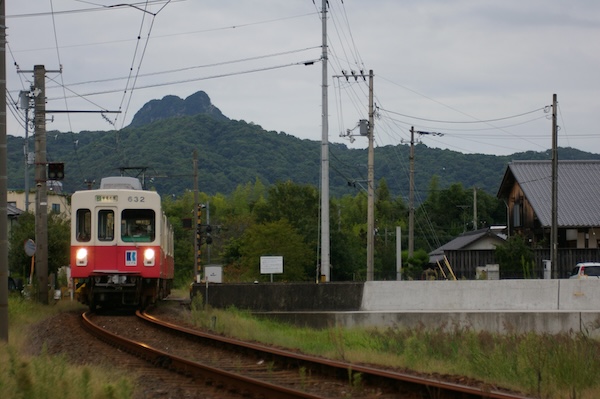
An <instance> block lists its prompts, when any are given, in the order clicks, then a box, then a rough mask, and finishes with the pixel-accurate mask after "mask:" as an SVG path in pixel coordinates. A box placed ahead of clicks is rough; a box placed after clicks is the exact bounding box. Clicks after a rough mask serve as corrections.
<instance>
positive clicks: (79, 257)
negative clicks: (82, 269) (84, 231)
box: [75, 248, 88, 266]
mask: <svg viewBox="0 0 600 399" xmlns="http://www.w3.org/2000/svg"><path fill="white" fill-rule="evenodd" d="M87 256H88V251H87V249H86V248H79V249H78V250H77V252H76V254H75V259H76V264H77V266H87V263H88V259H87Z"/></svg>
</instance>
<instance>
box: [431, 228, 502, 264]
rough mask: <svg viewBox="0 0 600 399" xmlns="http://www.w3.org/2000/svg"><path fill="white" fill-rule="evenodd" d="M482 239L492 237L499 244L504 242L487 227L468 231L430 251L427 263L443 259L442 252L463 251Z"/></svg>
mask: <svg viewBox="0 0 600 399" xmlns="http://www.w3.org/2000/svg"><path fill="white" fill-rule="evenodd" d="M484 237H492V238H493V239H497V240H498V243H501V242H502V241H504V238H502V237H500V236H499V235H498V234H496V233H494V232H493V231H491V230H490V228H489V227H486V228H483V229H479V230H475V231H469V232H466V233H464V234H461V235H459V236H458V237H456V238H455V239H453V240H451V241H448V242H447V243H445V244H444V245H442V246H441V247H439V248H437V249H435V250H433V251H431V252H430V253H429V256H430V257H429V261H430V262H432V263H435V262H436V261H438V260H440V259H443V257H444V251H453V250H454V251H458V250H461V249H464V248H466V247H468V246H469V245H471V244H473V243H474V242H477V241H479V240H480V239H482V238H484Z"/></svg>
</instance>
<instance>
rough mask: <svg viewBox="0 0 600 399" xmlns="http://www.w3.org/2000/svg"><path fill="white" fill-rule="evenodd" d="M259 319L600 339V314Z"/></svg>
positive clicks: (317, 325)
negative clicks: (577, 334) (568, 335)
mask: <svg viewBox="0 0 600 399" xmlns="http://www.w3.org/2000/svg"><path fill="white" fill-rule="evenodd" d="M256 315H259V316H264V317H268V318H271V319H275V320H278V321H281V322H285V323H291V324H294V325H297V326H300V327H312V328H331V327H338V328H355V327H362V328H369V327H373V328H398V329H417V330H421V329H424V330H440V331H446V332H453V331H456V330H468V331H476V332H479V331H488V332H491V333H498V334H519V333H526V332H535V333H539V334H542V333H544V334H574V333H582V334H585V335H588V336H590V337H593V338H600V313H598V312H520V311H506V312H490V311H479V312H474V311H472V312H469V311H467V312H455V311H447V312H436V311H412V312H408V311H406V312H386V311H381V312H286V313H283V312H269V313H261V312H258V313H256Z"/></svg>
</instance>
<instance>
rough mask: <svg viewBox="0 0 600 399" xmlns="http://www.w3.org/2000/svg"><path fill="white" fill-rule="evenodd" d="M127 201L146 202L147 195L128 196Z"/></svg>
mask: <svg viewBox="0 0 600 399" xmlns="http://www.w3.org/2000/svg"><path fill="white" fill-rule="evenodd" d="M127 202H146V197H144V196H137V195H134V196H129V197H127Z"/></svg>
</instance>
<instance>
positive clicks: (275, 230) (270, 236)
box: [239, 220, 316, 281]
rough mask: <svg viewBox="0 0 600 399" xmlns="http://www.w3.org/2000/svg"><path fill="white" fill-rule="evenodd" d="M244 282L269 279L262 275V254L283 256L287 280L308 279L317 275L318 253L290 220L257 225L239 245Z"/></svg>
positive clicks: (283, 276)
mask: <svg viewBox="0 0 600 399" xmlns="http://www.w3.org/2000/svg"><path fill="white" fill-rule="evenodd" d="M239 251H240V254H241V259H240V267H241V268H242V271H241V273H240V278H241V279H242V281H253V280H263V281H265V280H267V279H268V278H269V277H268V276H261V275H260V257H261V256H283V275H281V276H275V277H276V278H277V279H278V280H283V281H306V280H307V279H308V278H309V276H310V277H314V276H315V267H316V265H315V264H314V262H313V259H314V253H313V251H312V250H311V249H310V247H309V246H308V245H307V244H306V243H305V242H304V241H303V239H302V236H301V235H300V234H298V233H297V232H296V231H295V229H294V228H293V227H292V226H291V225H290V224H289V223H288V222H287V221H286V220H278V221H275V222H267V223H263V224H256V225H253V226H251V227H250V228H248V230H247V231H246V232H245V233H244V237H243V239H242V243H241V245H240V248H239Z"/></svg>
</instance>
